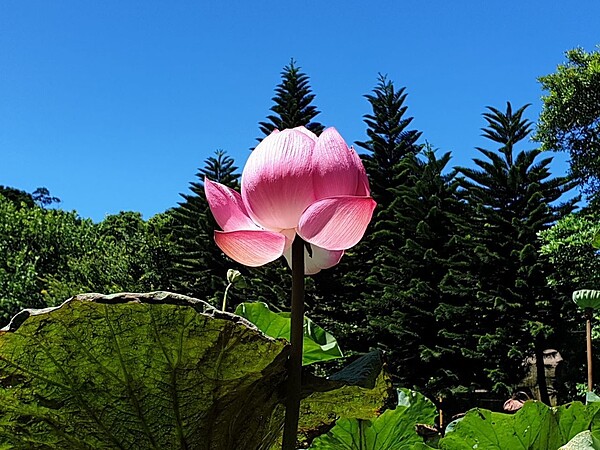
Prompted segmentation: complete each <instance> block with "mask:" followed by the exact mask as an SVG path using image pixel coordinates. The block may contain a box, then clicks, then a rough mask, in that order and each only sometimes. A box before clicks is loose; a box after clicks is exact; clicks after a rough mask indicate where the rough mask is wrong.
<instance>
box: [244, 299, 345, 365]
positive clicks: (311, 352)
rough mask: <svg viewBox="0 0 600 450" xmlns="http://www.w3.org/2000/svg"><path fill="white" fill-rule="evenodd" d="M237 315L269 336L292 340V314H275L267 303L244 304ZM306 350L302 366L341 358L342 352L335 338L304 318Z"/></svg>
mask: <svg viewBox="0 0 600 450" xmlns="http://www.w3.org/2000/svg"><path fill="white" fill-rule="evenodd" d="M235 313H236V314H238V315H240V316H242V317H244V318H246V319H248V320H249V321H250V322H252V323H253V324H254V325H256V326H257V327H258V329H260V330H261V331H262V332H263V333H265V334H266V335H267V336H271V337H273V338H284V339H287V340H288V341H289V339H290V324H291V316H290V313H286V312H283V313H275V312H273V311H270V310H269V307H268V306H267V305H266V304H265V303H261V302H255V303H242V304H240V305H238V307H237V308H236V310H235ZM303 345H304V349H303V356H302V365H304V366H306V365H308V364H312V363H315V362H321V361H329V360H332V359H336V358H341V357H342V356H343V355H342V351H341V350H340V346H339V345H338V343H337V341H336V340H335V338H334V337H333V336H332V335H331V334H329V333H328V332H327V331H325V330H324V329H323V328H321V327H320V326H318V325H317V324H315V323H314V322H313V321H312V320H310V319H309V318H308V317H305V318H304V342H303Z"/></svg>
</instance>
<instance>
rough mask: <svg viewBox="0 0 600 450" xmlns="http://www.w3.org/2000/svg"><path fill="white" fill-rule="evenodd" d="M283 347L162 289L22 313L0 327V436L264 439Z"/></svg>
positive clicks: (121, 444) (66, 443)
mask: <svg viewBox="0 0 600 450" xmlns="http://www.w3.org/2000/svg"><path fill="white" fill-rule="evenodd" d="M288 349H289V347H288V346H287V345H286V343H285V342H284V341H282V340H276V339H272V338H270V337H268V336H265V335H264V334H263V333H261V332H259V331H258V330H257V329H256V328H255V327H254V326H253V325H251V324H249V323H248V322H247V321H245V320H244V319H242V318H240V317H238V316H234V315H232V314H227V313H221V312H219V311H216V310H215V309H213V308H212V307H210V306H209V305H208V304H206V303H204V302H201V301H198V300H194V299H190V298H188V297H184V296H179V295H175V294H168V293H151V294H117V295H113V296H101V295H99V294H93V295H87V296H78V297H76V298H74V299H71V300H69V301H67V302H65V303H64V304H62V305H61V306H60V307H57V308H51V309H48V310H42V311H37V312H34V313H32V312H29V313H27V312H26V313H23V314H21V315H18V316H16V317H15V319H14V320H13V322H11V325H9V329H5V330H2V331H0V386H1V387H2V389H0V448H7V449H8V448H20V449H34V448H36V449H37V448H46V449H58V448H60V449H100V448H102V449H113V448H115V449H119V448H120V449H167V448H168V449H175V448H181V449H184V448H185V449H192V448H193V449H201V450H204V449H206V450H208V449H211V450H215V449H218V450H231V449H248V450H256V449H262V448H268V447H270V445H271V443H272V442H273V440H274V439H275V438H276V437H277V435H278V433H279V429H280V425H281V424H280V423H279V422H278V418H277V419H272V417H273V416H272V412H273V410H274V409H275V408H276V406H277V405H278V404H280V403H281V401H282V399H281V397H280V395H281V389H280V388H281V385H282V383H283V381H284V380H285V363H286V359H287V354H288Z"/></svg>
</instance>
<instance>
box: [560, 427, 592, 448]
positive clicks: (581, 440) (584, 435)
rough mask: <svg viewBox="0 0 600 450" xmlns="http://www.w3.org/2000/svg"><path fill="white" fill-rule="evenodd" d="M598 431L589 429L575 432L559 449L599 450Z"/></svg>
mask: <svg viewBox="0 0 600 450" xmlns="http://www.w3.org/2000/svg"><path fill="white" fill-rule="evenodd" d="M599 449H600V433H598V432H592V431H590V430H585V431H582V432H581V433H579V434H576V435H575V437H574V438H573V439H571V440H570V441H569V442H567V443H566V444H565V445H563V446H562V447H560V449H559V450H599Z"/></svg>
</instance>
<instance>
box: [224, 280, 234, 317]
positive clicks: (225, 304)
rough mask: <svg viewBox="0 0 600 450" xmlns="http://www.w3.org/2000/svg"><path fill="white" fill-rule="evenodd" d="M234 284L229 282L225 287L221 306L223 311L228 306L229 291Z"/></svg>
mask: <svg viewBox="0 0 600 450" xmlns="http://www.w3.org/2000/svg"><path fill="white" fill-rule="evenodd" d="M232 285H233V283H229V284H227V287H226V288H225V293H224V294H223V306H222V307H221V311H225V308H227V293H228V292H229V288H230V287H231V286H232Z"/></svg>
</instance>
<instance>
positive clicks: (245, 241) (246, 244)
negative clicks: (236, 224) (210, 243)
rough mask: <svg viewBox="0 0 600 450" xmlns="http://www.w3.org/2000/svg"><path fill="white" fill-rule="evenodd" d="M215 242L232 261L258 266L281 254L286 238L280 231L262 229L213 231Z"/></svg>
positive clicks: (273, 259)
mask: <svg viewBox="0 0 600 450" xmlns="http://www.w3.org/2000/svg"><path fill="white" fill-rule="evenodd" d="M215 242H216V243H217V245H218V246H219V248H220V249H221V250H223V253H225V254H226V255H227V256H229V257H230V258H231V259H233V260H234V261H237V262H239V263H240V264H244V265H245V266H250V267H258V266H262V265H264V264H267V263H270V262H271V261H275V260H276V259H277V258H279V257H280V256H281V255H282V254H283V250H284V248H285V243H286V238H285V236H284V235H283V234H281V233H275V232H272V231H262V230H242V231H215Z"/></svg>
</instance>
